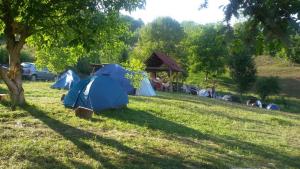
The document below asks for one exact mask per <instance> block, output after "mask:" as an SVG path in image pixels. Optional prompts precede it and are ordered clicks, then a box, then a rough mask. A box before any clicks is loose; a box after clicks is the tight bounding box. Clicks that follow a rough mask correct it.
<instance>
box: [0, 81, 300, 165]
mask: <svg viewBox="0 0 300 169" xmlns="http://www.w3.org/2000/svg"><path fill="white" fill-rule="evenodd" d="M49 86H50V83H47V82H35V83H30V82H27V83H25V85H24V87H25V91H26V97H27V101H28V103H29V104H28V106H26V107H24V108H22V109H18V110H17V111H14V112H11V111H10V109H9V108H7V107H6V105H5V104H2V105H0V150H1V151H0V168H51V169H53V168H98V167H100V168H130V169H132V168H236V167H243V168H299V166H300V134H299V133H300V114H297V113H285V112H273V111H267V110H261V109H255V108H250V107H245V106H242V105H236V104H231V103H227V102H223V101H218V100H213V99H208V98H199V97H193V96H188V95H178V94H168V93H159V95H158V96H157V97H153V98H149V97H148V98H147V97H130V104H129V105H128V107H127V108H125V109H120V110H111V111H106V112H101V113H99V114H97V115H94V116H93V118H92V119H91V120H83V119H79V118H77V117H75V116H74V113H73V111H72V110H70V109H65V108H64V107H63V105H61V103H60V96H61V95H62V94H63V93H65V91H63V90H54V89H50V88H49ZM1 88H2V89H3V88H4V84H0V89H1Z"/></svg>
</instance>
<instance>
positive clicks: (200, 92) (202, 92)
mask: <svg viewBox="0 0 300 169" xmlns="http://www.w3.org/2000/svg"><path fill="white" fill-rule="evenodd" d="M208 95H209V94H208V91H207V90H205V89H201V90H199V91H198V96H202V97H208Z"/></svg>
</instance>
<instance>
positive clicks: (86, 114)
mask: <svg viewBox="0 0 300 169" xmlns="http://www.w3.org/2000/svg"><path fill="white" fill-rule="evenodd" d="M93 113H94V112H93V110H91V109H88V108H85V107H77V108H76V109H75V115H76V116H77V117H79V118H83V119H91V118H92V116H93Z"/></svg>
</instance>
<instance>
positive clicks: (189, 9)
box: [122, 0, 228, 24]
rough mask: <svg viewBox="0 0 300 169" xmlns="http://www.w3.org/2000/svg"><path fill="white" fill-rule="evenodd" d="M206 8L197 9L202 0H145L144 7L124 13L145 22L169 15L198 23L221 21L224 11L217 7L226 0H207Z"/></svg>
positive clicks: (179, 19)
mask: <svg viewBox="0 0 300 169" xmlns="http://www.w3.org/2000/svg"><path fill="white" fill-rule="evenodd" d="M208 2H209V3H208V8H206V9H202V10H199V6H200V4H201V3H202V0H147V2H146V9H144V10H137V11H134V12H131V13H130V14H129V13H126V12H122V13H125V14H127V15H130V16H132V17H134V18H136V19H139V18H141V19H142V20H143V21H144V22H145V23H149V22H152V21H153V20H154V19H155V18H157V17H163V16H170V17H172V18H174V19H176V20H177V21H179V22H182V21H194V22H196V23H199V24H206V23H213V22H218V21H223V19H224V13H223V11H222V9H220V8H219V7H220V6H222V5H226V4H228V0H209V1H208Z"/></svg>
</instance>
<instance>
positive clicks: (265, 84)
mask: <svg viewBox="0 0 300 169" xmlns="http://www.w3.org/2000/svg"><path fill="white" fill-rule="evenodd" d="M255 90H256V93H257V94H258V95H259V96H260V98H261V99H262V100H265V99H266V98H267V97H268V96H270V95H274V94H278V93H279V92H280V86H279V81H278V78H277V77H266V78H260V79H258V80H257V81H256V85H255Z"/></svg>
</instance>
